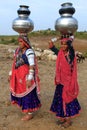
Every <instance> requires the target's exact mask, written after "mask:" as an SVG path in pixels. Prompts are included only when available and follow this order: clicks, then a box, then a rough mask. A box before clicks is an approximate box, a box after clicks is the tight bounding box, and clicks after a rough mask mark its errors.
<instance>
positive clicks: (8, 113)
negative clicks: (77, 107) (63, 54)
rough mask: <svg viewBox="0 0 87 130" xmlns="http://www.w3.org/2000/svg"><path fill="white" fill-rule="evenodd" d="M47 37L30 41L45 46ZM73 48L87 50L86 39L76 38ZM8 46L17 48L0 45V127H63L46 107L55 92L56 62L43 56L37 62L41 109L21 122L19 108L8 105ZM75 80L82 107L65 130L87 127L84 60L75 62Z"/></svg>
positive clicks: (54, 129)
mask: <svg viewBox="0 0 87 130" xmlns="http://www.w3.org/2000/svg"><path fill="white" fill-rule="evenodd" d="M49 39H50V38H40V37H38V38H34V39H30V40H31V42H32V43H33V44H35V46H37V47H41V48H42V49H47V46H48V43H47V41H48V40H49ZM74 46H75V48H76V49H78V50H80V51H82V52H84V51H87V41H85V40H83V41H81V40H77V39H75V42H74ZM8 48H16V46H11V45H0V68H1V70H0V130H58V129H59V130H62V128H60V126H58V125H57V124H56V121H57V119H56V118H55V116H54V115H52V114H50V113H49V108H50V105H51V101H52V99H53V94H54V90H55V87H54V70H55V62H54V61H47V60H46V59H44V60H41V61H38V65H39V74H40V79H41V102H42V107H41V109H40V110H39V111H38V112H36V113H35V117H34V118H33V119H32V120H30V121H26V122H23V121H21V117H22V116H23V114H21V110H20V109H18V108H17V107H16V106H12V105H11V104H10V92H9V83H8V81H7V78H8V72H9V70H10V68H11V63H12V58H11V56H10V55H9V53H8ZM78 82H79V85H80V93H79V97H78V100H79V102H80V104H81V107H82V112H81V114H80V116H79V117H76V118H75V119H73V125H72V126H70V127H69V128H67V130H87V59H86V60H85V61H84V62H83V63H79V64H78Z"/></svg>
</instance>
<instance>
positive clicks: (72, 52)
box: [67, 40, 75, 64]
mask: <svg viewBox="0 0 87 130" xmlns="http://www.w3.org/2000/svg"><path fill="white" fill-rule="evenodd" d="M67 45H68V49H69V57H70V64H71V63H72V62H73V60H74V57H75V51H74V48H73V46H72V41H71V40H68V41H67Z"/></svg>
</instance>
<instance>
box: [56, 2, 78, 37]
mask: <svg viewBox="0 0 87 130" xmlns="http://www.w3.org/2000/svg"><path fill="white" fill-rule="evenodd" d="M74 13H75V8H74V7H73V6H72V3H69V2H67V3H63V4H61V8H60V9H59V14H60V15H61V17H60V18H58V19H57V20H56V22H55V30H56V31H59V32H60V33H61V35H66V34H69V33H70V34H71V33H72V34H73V33H74V32H75V31H76V30H77V29H78V21H77V20H76V19H75V18H74V17H73V16H72V15H73V14H74Z"/></svg>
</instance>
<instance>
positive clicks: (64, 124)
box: [61, 122, 72, 128]
mask: <svg viewBox="0 0 87 130" xmlns="http://www.w3.org/2000/svg"><path fill="white" fill-rule="evenodd" d="M71 125H72V122H65V123H63V124H61V127H63V128H67V127H69V126H71Z"/></svg>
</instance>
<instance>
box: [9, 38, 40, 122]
mask: <svg viewBox="0 0 87 130" xmlns="http://www.w3.org/2000/svg"><path fill="white" fill-rule="evenodd" d="M18 41H19V47H18V48H17V49H16V51H15V54H14V62H13V66H12V71H10V73H9V81H10V91H11V102H12V104H17V105H18V106H19V107H21V108H22V111H23V112H24V113H26V115H25V116H24V117H23V118H22V120H30V119H32V118H33V112H34V111H36V110H38V109H39V108H40V107H41V103H40V100H39V98H38V94H39V92H40V89H39V77H38V68H37V63H36V57H35V54H34V51H33V50H32V48H31V45H30V42H29V40H28V38H27V36H19V38H18Z"/></svg>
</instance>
